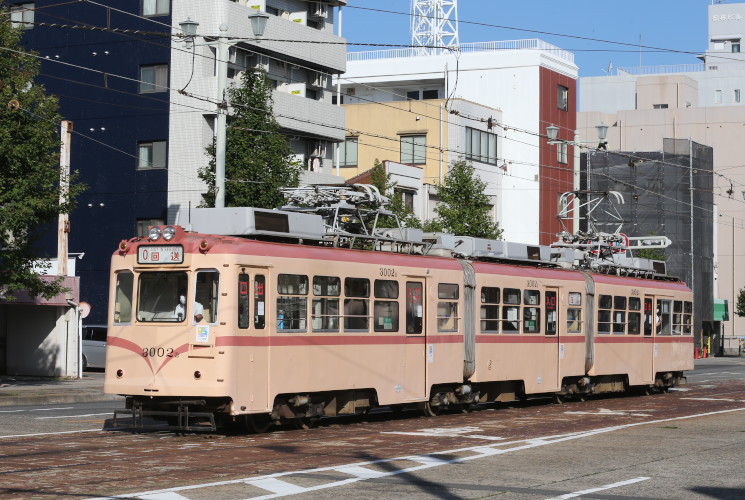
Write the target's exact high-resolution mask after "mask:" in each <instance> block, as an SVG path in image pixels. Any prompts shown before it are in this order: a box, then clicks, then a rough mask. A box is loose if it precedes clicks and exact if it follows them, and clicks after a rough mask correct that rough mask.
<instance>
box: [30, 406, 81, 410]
mask: <svg viewBox="0 0 745 500" xmlns="http://www.w3.org/2000/svg"><path fill="white" fill-rule="evenodd" d="M73 408H74V406H66V407H64V408H34V409H32V410H29V411H53V410H72V409H73Z"/></svg>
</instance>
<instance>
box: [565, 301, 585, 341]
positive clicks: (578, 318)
mask: <svg viewBox="0 0 745 500" xmlns="http://www.w3.org/2000/svg"><path fill="white" fill-rule="evenodd" d="M569 305H570V306H574V307H569V308H567V332H569V333H580V332H581V331H582V309H581V306H582V294H581V293H579V292H569Z"/></svg>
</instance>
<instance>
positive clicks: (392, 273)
mask: <svg viewBox="0 0 745 500" xmlns="http://www.w3.org/2000/svg"><path fill="white" fill-rule="evenodd" d="M380 275H381V276H385V277H388V278H395V277H396V276H398V275H397V274H396V270H395V269H393V268H392V267H381V268H380Z"/></svg>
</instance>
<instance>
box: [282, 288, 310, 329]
mask: <svg viewBox="0 0 745 500" xmlns="http://www.w3.org/2000/svg"><path fill="white" fill-rule="evenodd" d="M277 292H278V293H279V297H277V330H295V331H300V330H303V331H304V330H307V328H308V325H307V321H308V297H307V295H308V277H307V276H305V275H302V274H280V275H279V276H277Z"/></svg>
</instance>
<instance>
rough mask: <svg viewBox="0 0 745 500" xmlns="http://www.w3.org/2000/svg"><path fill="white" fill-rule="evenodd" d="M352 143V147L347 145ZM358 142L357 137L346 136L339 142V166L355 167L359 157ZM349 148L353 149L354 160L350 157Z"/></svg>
mask: <svg viewBox="0 0 745 500" xmlns="http://www.w3.org/2000/svg"><path fill="white" fill-rule="evenodd" d="M352 144H354V148H350V147H349V146H350V145H352ZM359 148H360V143H359V137H353V136H350V137H347V138H345V139H344V141H343V142H340V143H339V152H338V155H339V166H340V167H356V166H357V165H358V164H359V161H360V158H359V153H360V149H359ZM350 149H354V161H352V159H351V158H350V156H351V155H350Z"/></svg>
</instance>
